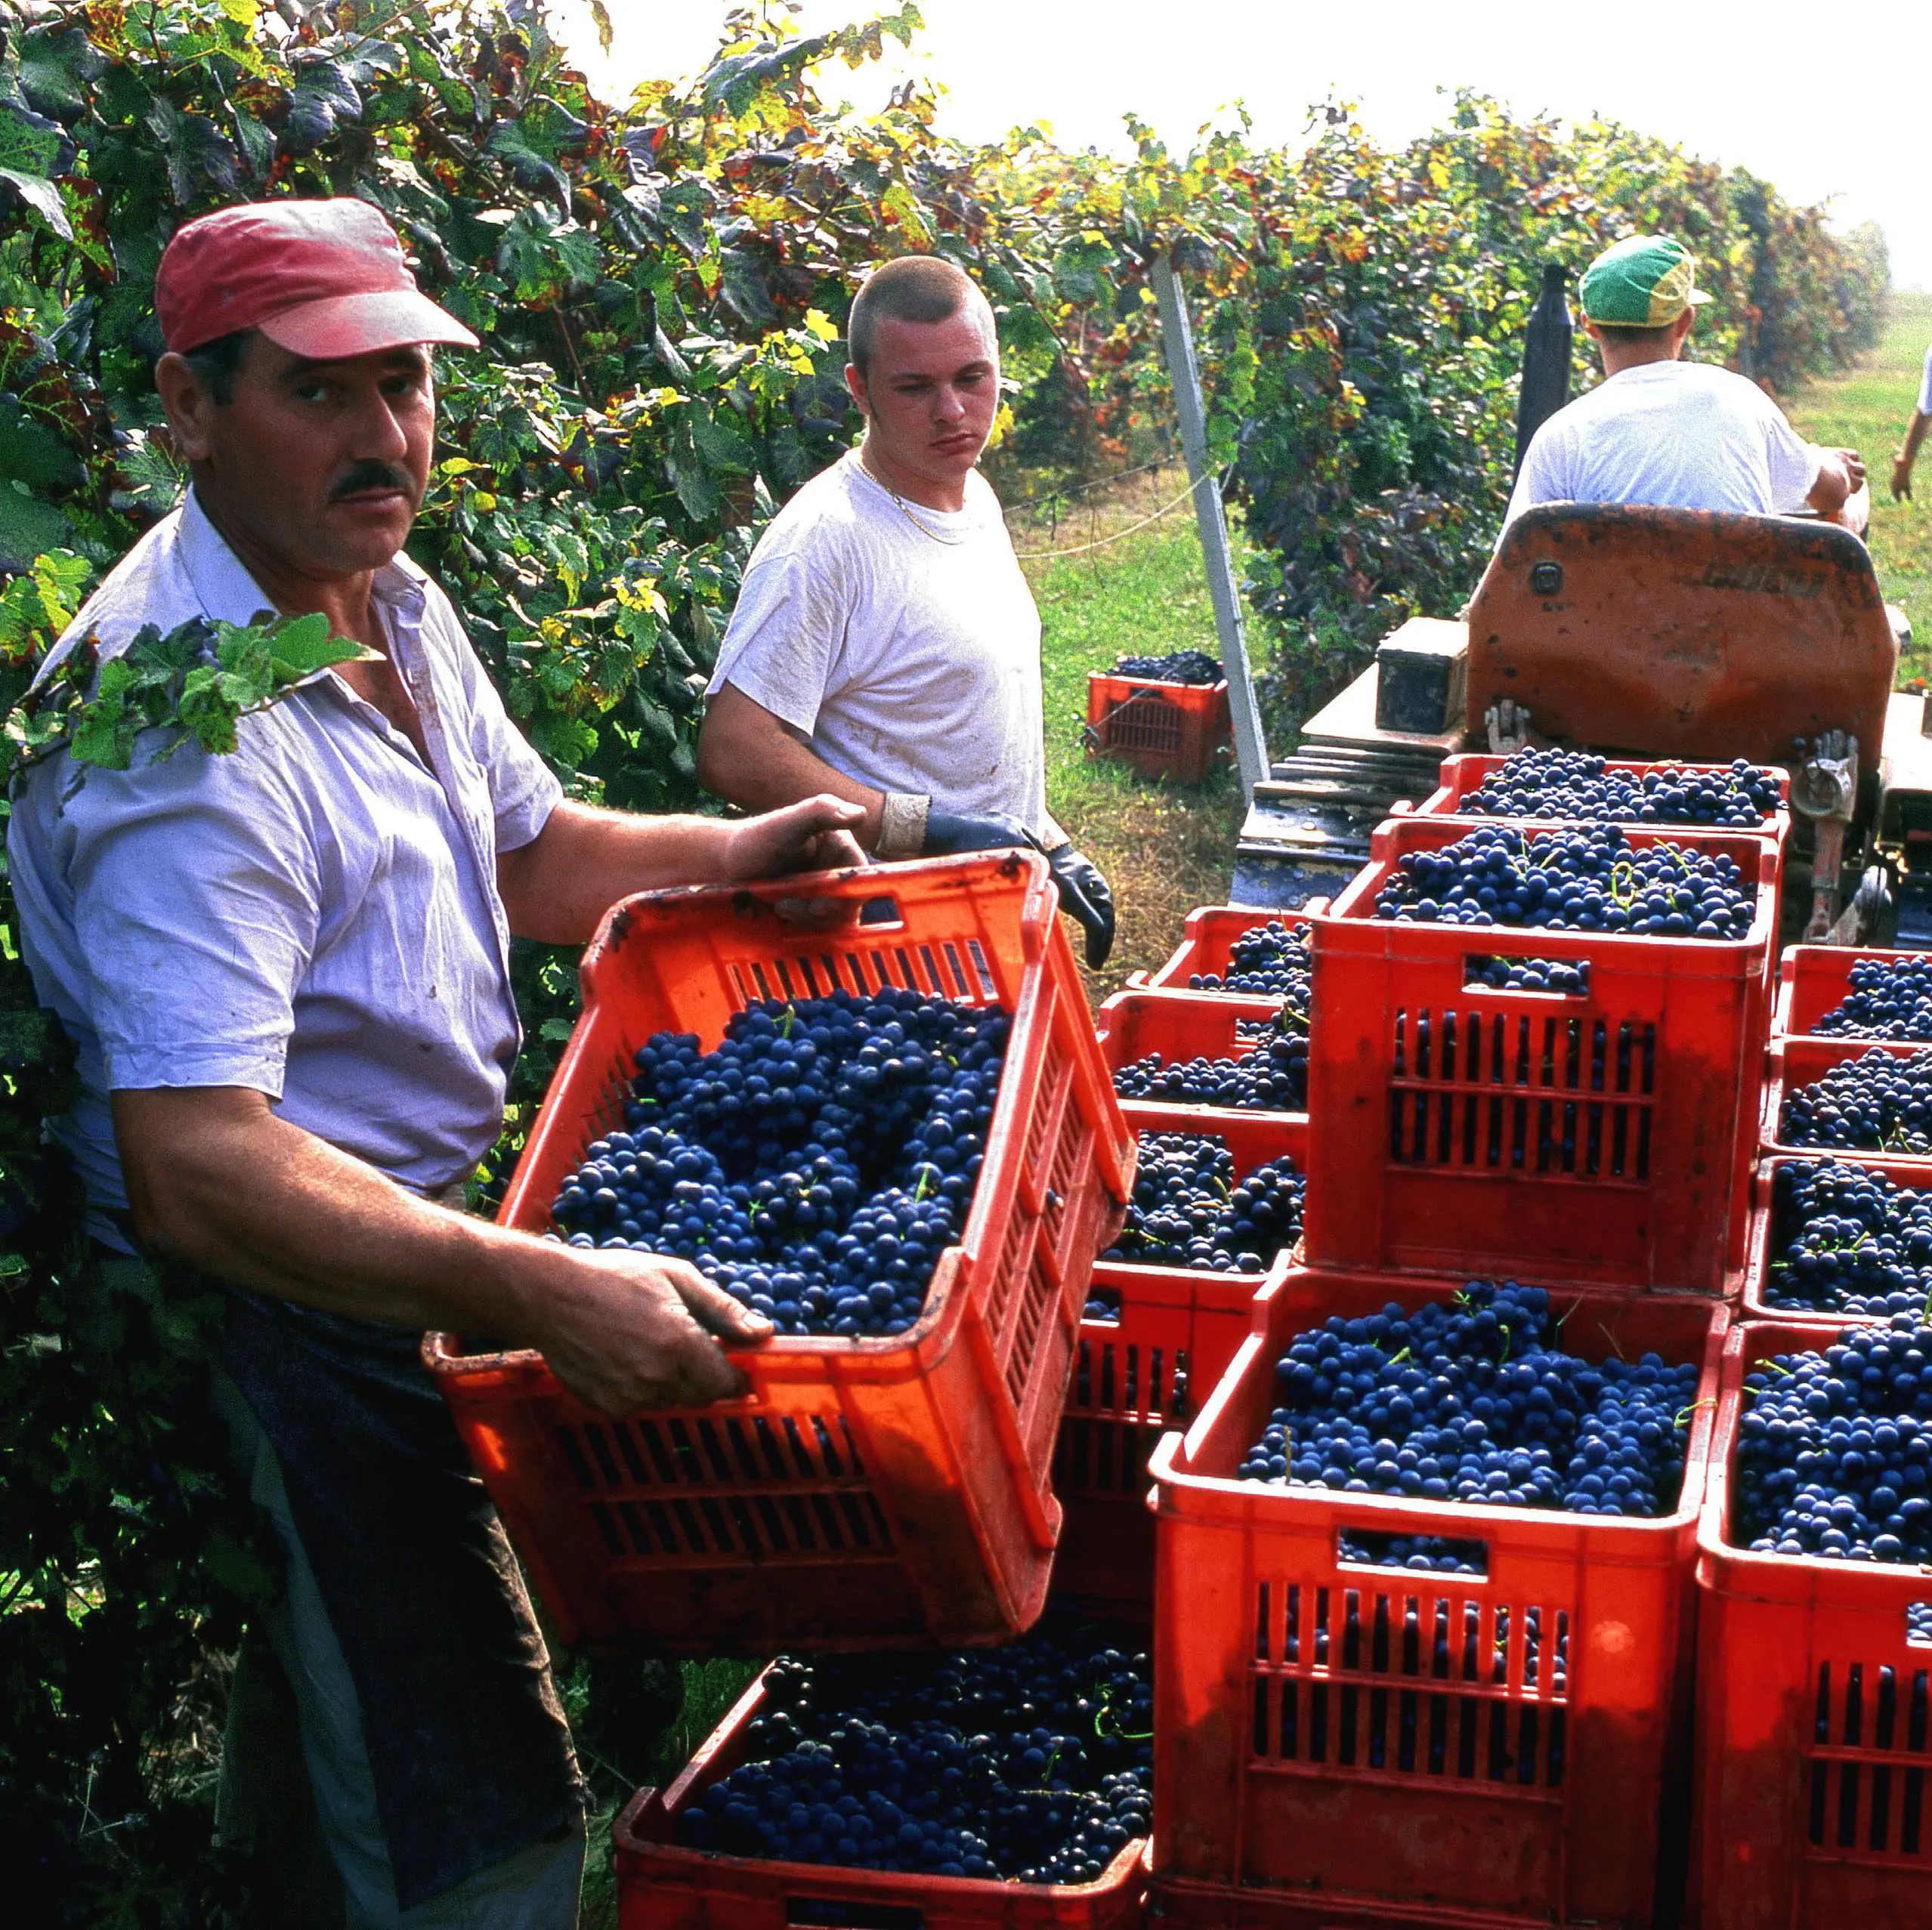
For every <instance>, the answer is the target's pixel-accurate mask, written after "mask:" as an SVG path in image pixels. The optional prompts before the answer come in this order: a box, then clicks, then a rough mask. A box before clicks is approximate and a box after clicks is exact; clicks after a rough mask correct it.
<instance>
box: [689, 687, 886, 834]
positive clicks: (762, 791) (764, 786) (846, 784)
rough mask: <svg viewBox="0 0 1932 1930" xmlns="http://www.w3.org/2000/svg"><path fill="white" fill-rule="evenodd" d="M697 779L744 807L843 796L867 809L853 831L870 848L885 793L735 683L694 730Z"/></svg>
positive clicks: (777, 805)
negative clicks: (838, 766) (824, 754)
mask: <svg viewBox="0 0 1932 1930" xmlns="http://www.w3.org/2000/svg"><path fill="white" fill-rule="evenodd" d="M697 781H698V782H699V783H700V784H702V785H703V786H704V788H705V789H706V790H707V791H709V792H710V793H711V794H712V795H713V796H714V797H719V798H723V799H725V801H726V802H727V803H728V804H736V805H737V806H738V807H739V808H740V809H741V810H743V811H777V810H778V809H781V808H782V807H783V806H784V805H786V804H796V802H797V801H799V798H809V797H815V796H831V797H835V798H844V799H845V801H847V802H848V803H849V804H857V805H858V807H859V808H861V810H862V811H864V813H865V818H864V822H863V823H861V824H859V825H856V826H854V827H853V835H855V837H857V838H858V841H859V842H860V843H861V845H864V847H865V848H866V849H867V851H875V850H876V849H877V848H878V845H879V818H880V814H881V813H882V812H883V810H884V808H885V804H886V795H885V793H884V792H883V791H876V790H874V789H873V788H872V786H870V785H869V784H861V783H859V782H858V780H857V779H856V778H852V777H847V776H846V775H845V773H844V772H843V771H842V770H833V768H832V767H831V766H830V764H827V762H826V761H825V760H824V758H821V756H820V755H818V752H816V751H815V750H814V749H812V748H811V746H810V745H809V744H804V743H800V742H799V740H798V739H797V738H796V736H793V734H792V733H791V732H790V730H788V729H787V727H786V726H785V724H784V722H783V721H781V719H780V718H776V717H774V716H773V715H772V714H771V712H769V711H768V710H767V709H765V707H764V706H763V705H762V704H760V703H756V701H754V700H753V699H752V698H750V697H748V696H746V695H745V694H744V693H743V691H742V690H739V689H738V688H737V687H736V686H735V685H734V684H725V686H724V687H723V688H722V690H719V693H718V694H717V695H716V696H715V697H713V699H711V704H710V708H709V709H708V710H707V711H706V713H705V718H704V724H703V728H702V729H701V730H700V731H699V733H698V740H697Z"/></svg>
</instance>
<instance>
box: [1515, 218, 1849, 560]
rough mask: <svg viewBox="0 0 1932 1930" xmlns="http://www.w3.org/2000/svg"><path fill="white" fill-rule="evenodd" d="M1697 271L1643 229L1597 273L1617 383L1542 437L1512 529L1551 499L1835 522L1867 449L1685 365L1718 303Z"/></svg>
mask: <svg viewBox="0 0 1932 1930" xmlns="http://www.w3.org/2000/svg"><path fill="white" fill-rule="evenodd" d="M1696 266H1697V264H1696V260H1695V258H1693V257H1692V255H1691V253H1690V252H1689V249H1686V248H1685V247H1684V246H1683V244H1682V243H1681V242H1677V241H1674V240H1672V239H1671V238H1670V236H1668V235H1634V236H1631V238H1630V239H1628V241H1620V242H1618V243H1617V245H1615V247H1614V248H1609V249H1605V250H1604V252H1603V253H1602V254H1601V255H1598V256H1597V259H1596V260H1595V261H1593V262H1591V263H1590V266H1589V267H1588V268H1587V269H1586V270H1584V276H1583V284H1582V287H1581V290H1580V296H1581V305H1582V308H1583V316H1584V323H1583V325H1584V328H1585V329H1587V331H1588V332H1589V333H1590V335H1591V337H1592V338H1594V340H1595V341H1596V343H1597V349H1598V352H1599V353H1600V354H1601V355H1602V357H1603V381H1602V382H1600V384H1598V385H1597V387H1596V388H1594V389H1592V390H1590V391H1589V392H1588V394H1585V395H1582V396H1579V397H1578V398H1577V400H1575V401H1574V402H1572V403H1569V405H1568V406H1567V407H1565V408H1563V409H1559V410H1558V411H1557V412H1556V414H1555V415H1553V416H1551V417H1550V419H1549V420H1548V421H1547V422H1545V423H1544V425H1543V426H1542V428H1540V429H1538V431H1537V432H1536V434H1535V437H1534V439H1533V440H1532V441H1531V443H1530V445H1529V449H1527V450H1526V452H1524V455H1523V461H1522V471H1521V473H1520V474H1519V475H1518V476H1517V477H1516V489H1515V493H1513V495H1512V496H1511V497H1510V507H1509V514H1508V515H1507V517H1506V518H1505V519H1504V524H1505V527H1507V525H1508V523H1511V522H1513V521H1514V520H1515V519H1516V517H1518V516H1519V515H1521V514H1522V512H1523V511H1525V510H1526V509H1528V508H1530V507H1531V506H1532V505H1533V504H1535V503H1539V502H1633V503H1655V504H1658V505H1663V506H1665V507H1667V508H1678V509H1716V510H1727V511H1733V512H1734V513H1741V514H1745V515H1749V516H1779V515H1785V514H1790V513H1791V512H1792V511H1797V510H1801V509H1806V508H1809V509H1813V510H1815V511H1817V512H1818V514H1820V515H1821V516H1832V517H1835V516H1837V515H1838V513H1839V512H1840V511H1841V510H1842V509H1843V508H1844V505H1845V504H1846V502H1847V500H1848V499H1850V498H1851V497H1852V496H1854V495H1855V494H1856V493H1857V492H1858V490H1859V488H1860V487H1861V486H1862V485H1863V483H1864V481H1865V465H1864V463H1863V462H1862V461H1861V460H1860V459H1859V456H1858V454H1857V452H1856V451H1855V450H1853V449H1819V448H1817V447H1816V446H1813V444H1812V443H1808V442H1807V441H1806V440H1804V437H1802V436H1801V435H1799V434H1798V431H1796V430H1794V428H1792V427H1791V425H1790V424H1789V423H1788V422H1786V421H1785V418H1784V415H1783V412H1782V410H1780V409H1779V407H1778V406H1777V404H1776V403H1774V402H1773V400H1771V398H1770V397H1769V396H1767V394H1765V393H1764V391H1763V390H1762V389H1760V388H1758V386H1757V384H1756V383H1755V382H1752V381H1748V380H1746V379H1745V377H1743V376H1742V375H1733V373H1732V372H1730V370H1729V369H1719V368H1714V367H1713V366H1711V365H1710V364H1709V363H1702V362H1686V361H1684V360H1683V359H1682V357H1683V347H1684V343H1685V341H1686V340H1687V339H1688V338H1689V335H1690V331H1691V325H1692V321H1693V320H1694V319H1695V318H1696V313H1697V310H1698V309H1699V307H1700V306H1702V304H1703V303H1704V302H1705V301H1708V299H1709V297H1708V295H1705V294H1703V293H1702V292H1700V291H1699V289H1698V288H1697V286H1696Z"/></svg>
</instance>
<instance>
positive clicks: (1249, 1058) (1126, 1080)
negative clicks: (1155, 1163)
mask: <svg viewBox="0 0 1932 1930" xmlns="http://www.w3.org/2000/svg"><path fill="white" fill-rule="evenodd" d="M1114 1091H1115V1092H1117V1093H1118V1094H1119V1095H1120V1096H1121V1098H1123V1099H1151V1100H1152V1101H1155V1103H1156V1104H1161V1105H1167V1106H1223V1107H1229V1108H1230V1109H1232V1110H1235V1111H1239V1112H1250V1113H1255V1112H1259V1113H1303V1112H1306V1110H1308V1031H1307V1028H1306V1026H1305V1025H1300V1024H1297V1023H1296V1022H1295V1020H1294V1015H1293V1014H1291V1013H1289V1012H1287V1011H1285V1010H1284V1012H1283V1014H1282V1017H1281V1020H1279V1021H1277V1022H1276V1024H1275V1026H1274V1027H1273V1028H1272V1030H1270V1031H1269V1034H1268V1036H1267V1037H1266V1039H1263V1041H1262V1042H1261V1043H1260V1045H1257V1046H1256V1047H1255V1048H1254V1049H1253V1051H1251V1052H1249V1053H1247V1054H1245V1055H1244V1056H1243V1057H1241V1058H1238V1059H1209V1058H1199V1057H1197V1058H1192V1059H1183V1060H1177V1061H1175V1062H1174V1063H1173V1064H1169V1063H1168V1062H1167V1060H1166V1059H1164V1058H1163V1057H1162V1056H1161V1054H1159V1053H1158V1052H1149V1053H1148V1055H1147V1056H1146V1057H1145V1058H1140V1059H1136V1060H1134V1061H1132V1062H1131V1063H1130V1064H1127V1065H1124V1066H1123V1067H1121V1069H1120V1070H1119V1071H1117V1073H1114Z"/></svg>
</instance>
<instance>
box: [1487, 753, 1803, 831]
mask: <svg viewBox="0 0 1932 1930" xmlns="http://www.w3.org/2000/svg"><path fill="white" fill-rule="evenodd" d="M1778 792H1779V774H1778V773H1777V772H1776V770H1771V769H1770V768H1769V767H1767V766H1765V765H1763V764H1747V763H1746V762H1745V760H1744V759H1743V758H1736V759H1734V760H1733V762H1732V763H1731V764H1730V767H1729V768H1728V769H1723V770H1699V771H1690V770H1683V769H1682V768H1681V767H1679V766H1677V765H1674V764H1668V765H1663V766H1661V767H1658V769H1656V770H1649V771H1646V772H1645V773H1644V774H1643V776H1642V777H1637V776H1636V775H1634V774H1632V773H1631V772H1630V771H1627V770H1611V769H1610V768H1609V763H1608V761H1607V760H1606V759H1605V758H1600V757H1597V756H1594V755H1591V754H1590V752H1587V751H1562V750H1547V751H1543V750H1535V749H1524V750H1520V751H1518V752H1516V754H1515V755H1513V757H1510V758H1506V759H1505V760H1504V762H1503V763H1501V764H1499V765H1498V767H1496V768H1495V770H1492V771H1491V772H1490V773H1489V774H1488V776H1487V777H1485V778H1484V779H1483V780H1482V783H1481V784H1480V785H1479V786H1478V787H1477V788H1476V789H1475V790H1473V791H1472V792H1470V794H1469V795H1468V796H1467V798H1464V800H1463V801H1462V804H1461V807H1460V808H1461V811H1462V813H1463V814H1464V815H1465V816H1467V817H1543V818H1555V819H1575V820H1579V821H1582V822H1587V823H1623V824H1710V825H1721V826H1726V827H1736V828H1738V829H1756V828H1757V826H1759V825H1760V824H1761V823H1763V822H1764V820H1765V819H1767V817H1770V816H1771V815H1772V814H1773V812H1775V811H1776V810H1777V808H1778Z"/></svg>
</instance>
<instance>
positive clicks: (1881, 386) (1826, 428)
mask: <svg viewBox="0 0 1932 1930" xmlns="http://www.w3.org/2000/svg"><path fill="white" fill-rule="evenodd" d="M1928 343H1932V295H1925V294H1913V293H1906V292H1895V293H1894V294H1893V296H1892V298H1891V301H1890V306H1889V309H1888V312H1887V319H1886V324H1885V329H1884V334H1883V335H1882V336H1881V338H1880V340H1879V343H1878V347H1876V348H1875V349H1874V350H1872V353H1871V354H1869V356H1867V357H1866V358H1865V359H1864V360H1863V362H1862V363H1861V364H1860V365H1859V367H1857V368H1856V369H1853V370H1852V371H1851V372H1850V373H1849V374H1847V375H1839V376H1836V377H1834V378H1832V379H1830V380H1828V381H1818V382H1813V383H1810V384H1807V386H1806V387H1805V388H1804V389H1803V390H1802V391H1800V393H1799V394H1798V395H1797V396H1795V397H1794V398H1792V400H1791V405H1790V409H1789V413H1790V415H1791V421H1792V422H1793V424H1794V425H1795V426H1796V427H1797V428H1798V430H1799V431H1801V433H1802V434H1804V435H1807V436H1808V437H1810V439H1811V440H1813V442H1817V443H1825V444H1827V445H1828V446H1833V447H1838V448H1844V449H1856V450H1857V451H1858V452H1859V454H1860V455H1862V456H1863V457H1864V458H1865V460H1866V465H1868V467H1869V469H1870V471H1871V473H1872V528H1871V531H1870V533H1869V536H1868V538H1867V540H1868V542H1869V543H1870V545H1871V546H1872V560H1873V562H1874V563H1875V564H1877V565H1878V581H1879V582H1880V584H1881V586H1882V587H1883V588H1884V593H1885V597H1886V599H1887V601H1888V602H1891V603H1895V604H1899V605H1900V607H1903V610H1904V611H1905V613H1906V615H1907V616H1909V617H1910V618H1911V619H1912V629H1913V631H1914V634H1915V647H1914V648H1913V650H1912V652H1911V653H1910V655H1909V657H1908V658H1907V659H1906V661H1905V662H1903V663H1901V664H1900V666H1899V669H1900V675H1902V676H1903V675H1918V676H1925V675H1928V674H1932V448H1928V449H1922V450H1921V452H1920V453H1919V459H1918V474H1917V477H1916V478H1915V480H1916V483H1917V485H1918V499H1917V500H1916V501H1915V502H1914V501H1911V500H1908V501H1906V502H1897V503H1895V502H1893V500H1892V492H1891V489H1890V486H1889V484H1890V478H1891V473H1892V455H1893V452H1894V451H1895V450H1896V449H1897V448H1898V446H1899V445H1900V443H1902V442H1903V440H1905V431H1906V424H1907V423H1908V422H1910V421H1911V419H1912V408H1913V406H1914V405H1915V403H1916V402H1917V400H1918V383H1919V377H1920V374H1921V371H1922V369H1924V362H1925V350H1926V347H1927V344H1928Z"/></svg>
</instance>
